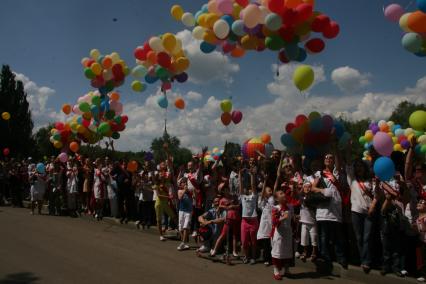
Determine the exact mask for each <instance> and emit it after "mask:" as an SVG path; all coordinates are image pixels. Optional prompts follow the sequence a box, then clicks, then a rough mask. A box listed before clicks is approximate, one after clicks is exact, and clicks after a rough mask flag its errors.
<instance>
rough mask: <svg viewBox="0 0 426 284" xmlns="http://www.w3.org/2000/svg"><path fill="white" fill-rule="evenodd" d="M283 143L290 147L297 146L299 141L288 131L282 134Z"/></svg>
mask: <svg viewBox="0 0 426 284" xmlns="http://www.w3.org/2000/svg"><path fill="white" fill-rule="evenodd" d="M281 143H282V144H283V145H284V146H286V147H288V148H293V147H296V146H297V142H296V141H295V140H294V138H293V136H291V135H290V134H288V133H286V134H283V135H282V136H281Z"/></svg>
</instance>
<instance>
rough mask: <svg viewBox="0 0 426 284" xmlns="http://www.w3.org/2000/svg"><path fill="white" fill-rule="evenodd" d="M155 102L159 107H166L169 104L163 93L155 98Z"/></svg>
mask: <svg viewBox="0 0 426 284" xmlns="http://www.w3.org/2000/svg"><path fill="white" fill-rule="evenodd" d="M157 104H158V106H159V107H161V108H164V109H166V108H167V107H168V106H169V101H168V100H167V97H166V96H165V95H160V96H159V97H158V98H157Z"/></svg>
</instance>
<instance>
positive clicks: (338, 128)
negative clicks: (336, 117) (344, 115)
mask: <svg viewBox="0 0 426 284" xmlns="http://www.w3.org/2000/svg"><path fill="white" fill-rule="evenodd" d="M334 131H335V133H336V135H337V138H340V137H342V135H343V133H345V128H344V127H343V125H342V124H341V123H340V122H335V123H334Z"/></svg>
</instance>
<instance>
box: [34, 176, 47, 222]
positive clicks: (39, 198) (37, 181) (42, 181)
mask: <svg viewBox="0 0 426 284" xmlns="http://www.w3.org/2000/svg"><path fill="white" fill-rule="evenodd" d="M30 180H31V183H32V185H31V215H34V209H35V204H36V203H37V207H38V214H39V215H41V209H42V208H43V199H44V194H45V192H46V186H47V177H46V173H45V172H38V170H35V171H34V172H32V173H31V174H30Z"/></svg>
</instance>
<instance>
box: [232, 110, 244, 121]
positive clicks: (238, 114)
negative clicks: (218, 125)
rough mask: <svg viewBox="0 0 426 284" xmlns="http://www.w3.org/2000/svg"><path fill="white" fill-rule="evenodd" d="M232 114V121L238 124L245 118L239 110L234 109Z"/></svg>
mask: <svg viewBox="0 0 426 284" xmlns="http://www.w3.org/2000/svg"><path fill="white" fill-rule="evenodd" d="M231 116H232V121H233V122H234V123H235V124H238V123H240V122H241V120H243V113H242V112H241V111H239V110H234V111H233V112H232V114H231Z"/></svg>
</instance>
